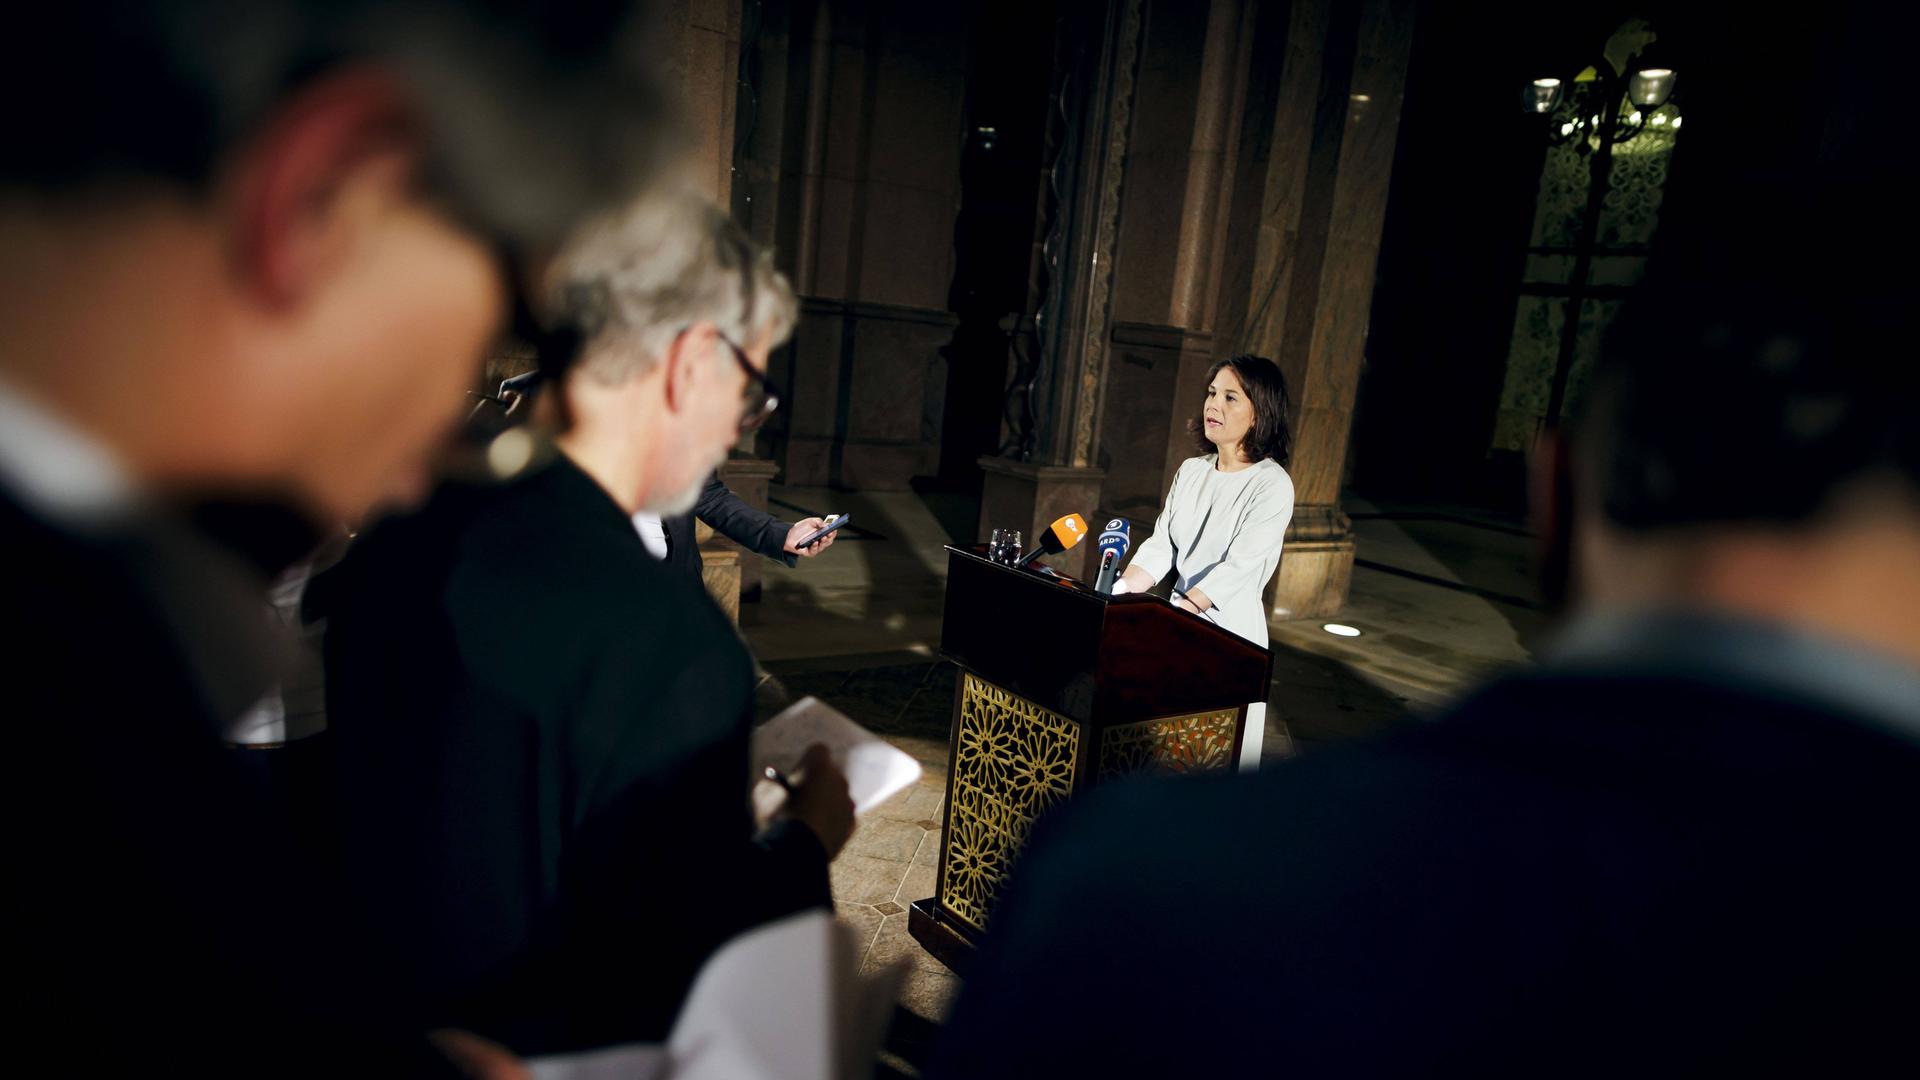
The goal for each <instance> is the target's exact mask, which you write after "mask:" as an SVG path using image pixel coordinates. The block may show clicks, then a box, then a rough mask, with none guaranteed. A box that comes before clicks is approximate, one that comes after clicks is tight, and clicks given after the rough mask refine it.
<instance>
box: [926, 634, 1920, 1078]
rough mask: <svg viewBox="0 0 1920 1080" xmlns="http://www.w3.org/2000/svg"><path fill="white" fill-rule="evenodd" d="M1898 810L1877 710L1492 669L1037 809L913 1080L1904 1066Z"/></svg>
mask: <svg viewBox="0 0 1920 1080" xmlns="http://www.w3.org/2000/svg"><path fill="white" fill-rule="evenodd" d="M1706 632H1708V633H1711V632H1712V631H1711V630H1710V629H1709V630H1708V631H1706ZM1905 708H1906V709H1908V710H1910V711H1909V713H1908V718H1909V719H1911V718H1912V716H1913V715H1914V713H1915V712H1920V700H1909V701H1907V702H1906V705H1905ZM1917 830H1920V741H1916V737H1915V734H1914V733H1912V732H1908V733H1902V732H1901V731H1899V730H1898V725H1889V724H1887V723H1885V722H1884V717H1882V716H1878V715H1872V714H1871V713H1870V711H1867V710H1861V711H1855V710H1853V709H1852V708H1851V707H1850V706H1847V705H1844V704H1840V703H1837V702H1834V701H1829V700H1825V699H1824V698H1822V697H1821V696H1820V695H1818V694H1803V693H1800V692H1798V691H1796V690H1793V689H1787V688H1779V687H1776V688H1775V689H1772V690H1760V689H1757V688H1754V687H1753V686H1751V685H1750V684H1747V680H1744V679H1740V678H1724V677H1720V676H1718V675H1716V674H1715V672H1713V671H1712V670H1709V669H1689V668H1688V667H1687V666H1686V665H1684V664H1668V665H1662V664H1652V665H1640V664H1634V665H1618V666H1608V665H1599V666H1595V667H1589V668H1586V669H1582V670H1573V669H1560V670H1548V671H1544V672H1541V673H1537V674H1531V675H1523V676H1519V677H1515V678H1509V679H1506V680H1505V681H1503V682H1500V683H1498V684H1497V685H1494V686H1492V687H1490V688H1488V689H1487V690H1485V691H1484V692H1481V693H1479V694H1477V695H1475V696H1473V697H1472V698H1471V699H1470V700H1468V701H1467V702H1465V703H1464V704H1462V705H1460V706H1459V707H1457V708H1456V709H1454V710H1453V711H1452V713H1451V715H1448V716H1446V717H1444V718H1442V719H1440V720H1439V721H1437V722H1435V723H1433V724H1431V725H1430V726H1425V727H1423V728H1422V729H1420V730H1417V731H1414V732H1412V733H1410V734H1406V735H1404V736H1401V737H1397V738H1394V739H1391V740H1389V741H1384V742H1381V743H1379V744H1377V745H1372V746H1365V747H1354V748H1347V749H1335V750H1328V751H1325V752H1322V753H1318V754H1314V755H1310V756H1308V757H1306V758H1304V759H1301V760H1298V761H1295V762H1289V763H1287V764H1285V765H1282V766H1280V767H1278V768H1275V769H1272V770H1269V771H1267V772H1264V773H1262V774H1260V775H1259V776H1257V777H1248V778H1230V779H1203V780H1189V781H1185V782H1179V781H1174V782H1162V783H1150V782H1142V783H1136V784H1121V785H1116V786H1113V787H1110V788H1107V789H1103V790H1097V791H1095V792H1093V793H1091V795H1090V796H1089V797H1087V798H1085V799H1083V800H1081V801H1079V802H1078V803H1077V804H1075V805H1073V806H1071V807H1069V808H1068V809H1067V810H1066V811H1065V812H1063V813H1062V814H1061V815H1060V816H1059V817H1057V818H1055V819H1053V820H1052V821H1050V822H1047V823H1043V824H1042V826H1041V827H1040V834H1039V835H1038V837H1037V838H1036V841H1035V843H1034V845H1033V847H1032V849H1031V851H1030V852H1029V853H1028V855H1027V856H1026V857H1025V858H1024V860H1023V861H1022V863H1021V865H1020V867H1019V870H1018V871H1017V872H1016V875H1015V881H1014V882H1012V883H1011V885H1010V892H1009V894H1008V895H1007V896H1006V897H1005V898H1004V902H1003V903H1002V904H1001V906H1000V907H999V908H998V910H997V913H996V916H995V920H994V923H993V925H992V927H991V928H990V929H991V932H990V935H989V941H988V943H987V944H986V945H985V947H984V950H983V952H982V954H981V955H980V956H979V957H978V958H977V963H976V964H975V966H974V968H973V970H972V971H971V973H970V974H969V975H968V977H967V979H966V982H965V987H964V989H963V991H962V993H961V996H960V999H959V1001H958V1003H957V1006H956V1008H955V1011H954V1013H953V1016H952V1018H951V1022H950V1024H949V1026H948V1028H947V1030H946V1032H945V1037H944V1040H943V1041H942V1043H941V1046H940V1052H939V1060H938V1061H936V1062H935V1063H934V1065H933V1066H932V1067H931V1068H930V1069H929V1071H928V1073H927V1075H929V1076H935V1077H978V1076H991V1077H1007V1076H1013V1077H1019V1076H1035V1077H1039V1076H1101V1077H1110V1076H1142V1077H1146V1076H1152V1077H1170V1076H1193V1077H1227V1076H1255V1075H1272V1076H1299V1075H1309V1076H1323V1075H1343V1076H1377V1075H1468V1074H1474V1073H1487V1072H1493V1073H1501V1074H1509V1073H1517V1072H1526V1073H1530V1074H1534V1075H1563V1074H1568V1073H1573V1074H1601V1073H1608V1074H1612V1075H1644V1074H1647V1073H1660V1074H1692V1075H1740V1074H1741V1071H1740V1070H1743V1069H1744V1070H1746V1071H1748V1072H1759V1073H1763V1074H1765V1073H1780V1072H1786V1073H1789V1074H1792V1073H1795V1072H1796V1071H1797V1072H1798V1073H1799V1074H1802V1075H1812V1074H1816V1073H1820V1074H1827V1075H1832V1074H1835V1073H1836V1072H1837V1073H1840V1074H1846V1073H1849V1072H1857V1071H1860V1070H1861V1069H1862V1068H1863V1067H1865V1066H1867V1065H1873V1066H1874V1069H1873V1070H1871V1071H1878V1070H1882V1069H1885V1068H1886V1067H1887V1064H1889V1063H1899V1062H1904V1064H1901V1065H1897V1066H1896V1067H1897V1069H1898V1071H1902V1072H1906V1071H1911V1069H1912V1068H1913V1063H1914V1049H1913V1044H1912V1031H1913V1027H1912V1025H1913V1021H1914V1017H1915V1015H1916V1012H1915V1009H1916V1005H1920V843H1917V842H1916V841H1917V840H1920V837H1917V836H1916V831H1917ZM1726 1067H1732V1068H1733V1069H1734V1070H1735V1071H1733V1072H1731V1073H1729V1072H1728V1071H1727V1068H1726Z"/></svg>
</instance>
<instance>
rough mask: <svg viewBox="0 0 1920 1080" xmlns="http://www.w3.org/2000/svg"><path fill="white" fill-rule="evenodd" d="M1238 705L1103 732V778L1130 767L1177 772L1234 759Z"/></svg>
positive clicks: (1222, 765)
mask: <svg viewBox="0 0 1920 1080" xmlns="http://www.w3.org/2000/svg"><path fill="white" fill-rule="evenodd" d="M1239 716H1240V710H1238V709H1223V710H1220V711H1219V712H1209V713H1194V714H1192V715H1191V716H1164V717H1161V718H1160V719H1158V720H1143V721H1141V722H1139V723H1137V724H1120V725H1117V726H1115V727H1110V728H1108V729H1107V730H1106V731H1104V732H1102V733H1101V735H1100V779H1102V780H1106V779H1109V778H1111V777H1115V776H1126V775H1128V774H1130V773H1154V774H1156V775H1177V774H1180V773H1192V772H1209V771H1212V770H1216V769H1226V768H1230V767H1232V765H1233V761H1234V751H1235V749H1236V747H1235V746H1234V741H1233V729H1234V723H1235V721H1236V720H1238V719H1239Z"/></svg>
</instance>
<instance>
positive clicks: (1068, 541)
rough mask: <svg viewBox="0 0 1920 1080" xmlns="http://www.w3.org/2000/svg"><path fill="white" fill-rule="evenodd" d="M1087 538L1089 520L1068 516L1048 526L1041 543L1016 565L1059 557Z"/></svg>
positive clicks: (1041, 535) (1075, 515)
mask: <svg viewBox="0 0 1920 1080" xmlns="http://www.w3.org/2000/svg"><path fill="white" fill-rule="evenodd" d="M1086 538H1087V519H1086V518H1083V517H1081V516H1080V515H1079V514H1068V515H1067V516H1066V517H1063V518H1060V519H1058V520H1056V521H1055V522H1054V523H1053V524H1051V525H1049V526H1047V531H1046V532H1043V533H1041V534H1040V542H1039V543H1038V544H1035V545H1034V547H1033V550H1032V551H1029V552H1027V553H1026V555H1024V556H1023V557H1021V559H1020V561H1019V562H1017V563H1015V564H1014V565H1015V566H1025V565H1027V564H1028V563H1030V562H1032V561H1033V560H1035V559H1037V558H1039V557H1040V556H1042V555H1058V554H1060V553H1061V552H1063V551H1065V550H1067V549H1068V548H1070V547H1072V546H1073V545H1075V544H1077V543H1079V542H1080V541H1082V540H1085V539H1086Z"/></svg>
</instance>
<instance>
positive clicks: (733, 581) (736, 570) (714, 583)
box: [696, 525, 740, 625]
mask: <svg viewBox="0 0 1920 1080" xmlns="http://www.w3.org/2000/svg"><path fill="white" fill-rule="evenodd" d="M705 528H706V526H704V525H701V526H698V527H697V528H696V534H697V532H698V529H705ZM708 535H709V537H711V536H712V533H711V532H709V533H708ZM700 582H701V584H703V585H705V586H706V587H707V595H708V596H711V597H713V602H714V603H716V604H718V605H720V610H721V611H724V612H726V613H727V618H729V619H732V620H733V621H734V623H735V624H736V625H738V624H739V622H740V550H739V549H738V548H732V549H728V548H721V547H718V546H715V545H712V544H708V543H702V544H701V546H700Z"/></svg>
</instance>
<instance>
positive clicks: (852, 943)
mask: <svg viewBox="0 0 1920 1080" xmlns="http://www.w3.org/2000/svg"><path fill="white" fill-rule="evenodd" d="M860 950H861V943H860V942H859V941H857V940H856V939H855V937H854V934H853V930H852V929H851V928H850V927H848V926H847V925H846V924H844V923H840V922H836V921H835V920H834V918H833V917H832V916H831V915H828V914H827V913H826V912H824V911H816V912H808V913H805V914H801V915H794V916H790V917H789V918H786V919H784V920H782V921H780V922H777V923H772V924H770V925H767V926H763V927H760V928H759V929H757V930H751V931H748V932H747V933H745V934H742V935H741V936H740V937H738V938H735V939H734V940H733V941H731V942H729V943H728V944H727V945H726V946H724V947H723V948H721V949H720V951H719V952H717V953H715V954H714V955H713V957H712V958H711V959H709V960H708V961H707V962H706V964H705V965H704V966H703V967H702V968H701V969H700V975H699V977H698V978H697V979H695V980H694V984H693V989H692V991H691V992H689V993H688V995H687V1003H686V1006H685V1007H684V1008H682V1009H681V1011H680V1018H679V1019H678V1020H677V1021H675V1023H674V1025H673V1032H672V1034H671V1035H669V1036H668V1037H667V1043H666V1045H665V1046H616V1047H611V1048H608V1049H605V1050H595V1051H590V1052H588V1053H584V1054H569V1055H564V1056H556V1057H548V1058H538V1059H535V1060H533V1061H531V1062H529V1063H528V1064H529V1065H530V1066H532V1072H533V1076H534V1080H865V1078H866V1077H869V1076H871V1075H873V1063H874V1059H875V1058H876V1057H877V1056H878V1055H879V1051H880V1043H881V1041H882V1039H884V1038H885V1036H886V1032H887V1025H888V1024H889V1023H890V1022H891V1021H892V1019H893V1003H894V1002H895V1001H896V1000H897V999H898V997H899V993H900V983H901V980H902V979H903V978H904V977H905V974H906V964H905V962H903V961H894V962H893V963H892V964H888V965H883V966H881V967H879V968H877V969H876V970H874V971H871V972H869V973H867V974H860V973H859V972H858V971H857V968H858V967H859V964H860Z"/></svg>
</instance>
